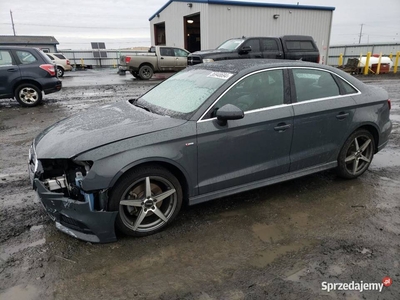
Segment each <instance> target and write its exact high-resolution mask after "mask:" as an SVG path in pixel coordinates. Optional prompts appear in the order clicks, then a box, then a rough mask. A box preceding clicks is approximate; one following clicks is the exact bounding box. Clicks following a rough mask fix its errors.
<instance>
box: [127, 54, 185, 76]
mask: <svg viewBox="0 0 400 300" xmlns="http://www.w3.org/2000/svg"><path fill="white" fill-rule="evenodd" d="M189 53H190V52H188V51H186V50H185V49H181V48H176V47H167V46H153V47H150V49H149V51H148V53H136V55H121V57H120V59H119V72H120V74H121V72H125V71H129V72H130V73H131V74H132V75H133V76H135V77H136V78H140V79H144V80H148V79H150V78H151V77H152V76H153V74H154V73H160V72H175V71H180V70H182V69H184V68H186V66H187V56H188V55H189Z"/></svg>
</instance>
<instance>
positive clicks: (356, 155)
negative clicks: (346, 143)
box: [345, 135, 373, 175]
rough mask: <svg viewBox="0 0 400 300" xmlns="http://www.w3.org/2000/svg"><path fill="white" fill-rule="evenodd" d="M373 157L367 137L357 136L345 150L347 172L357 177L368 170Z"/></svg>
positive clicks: (371, 146)
mask: <svg viewBox="0 0 400 300" xmlns="http://www.w3.org/2000/svg"><path fill="white" fill-rule="evenodd" d="M372 156H373V144H372V140H371V139H370V138H369V137H367V136H363V135H361V136H357V137H355V138H354V140H353V142H352V143H351V144H350V147H349V148H348V150H347V153H346V158H345V163H346V169H347V171H348V172H349V173H350V174H352V175H357V174H360V173H362V172H364V171H365V169H366V168H368V166H369V164H370V162H371V160H372Z"/></svg>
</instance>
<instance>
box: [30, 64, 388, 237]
mask: <svg viewBox="0 0 400 300" xmlns="http://www.w3.org/2000/svg"><path fill="white" fill-rule="evenodd" d="M389 111H390V100H389V99H388V94H387V92H386V91H384V90H382V89H378V88H376V87H373V86H367V85H365V84H364V83H362V82H360V81H359V80H357V79H355V78H354V77H352V76H350V75H348V74H346V73H344V72H342V71H340V70H338V69H335V68H331V67H327V66H322V65H317V64H314V63H306V62H296V61H282V60H234V61H223V62H217V63H208V64H200V65H197V66H194V67H189V68H187V69H185V70H183V71H181V72H179V73H177V74H176V75H174V76H172V77H171V78H169V79H168V80H166V81H164V82H162V83H161V84H159V85H157V86H156V87H154V88H153V89H152V90H150V91H148V92H147V93H146V94H144V95H142V96H141V97H140V98H138V99H135V100H130V101H122V102H118V103H116V104H113V105H105V106H103V107H100V108H97V109H91V110H88V111H87V112H84V113H81V114H78V115H76V116H73V117H71V118H69V119H65V120H62V121H60V122H58V123H56V124H54V125H53V126H51V127H49V128H47V129H45V130H44V131H43V132H42V133H41V134H40V135H39V136H37V137H36V139H35V140H34V142H33V144H32V146H31V149H30V162H29V170H30V176H31V180H32V183H33V187H34V188H35V189H36V191H37V193H38V195H39V197H40V199H41V201H42V203H43V205H44V207H45V208H46V210H47V212H48V214H49V215H50V217H51V218H52V219H53V220H54V221H55V222H56V226H57V228H58V229H60V230H61V231H63V232H65V233H67V234H70V235H72V236H74V237H77V238H80V239H83V240H86V241H91V242H110V241H114V240H115V239H116V236H115V229H114V225H116V227H117V228H118V229H119V230H121V231H122V232H124V233H126V234H128V235H132V236H144V235H148V234H152V233H155V232H157V231H159V230H161V229H162V228H164V227H165V226H166V225H168V224H169V223H171V222H172V220H173V219H174V218H175V217H176V216H177V214H178V212H179V210H180V208H181V206H182V204H183V203H184V202H186V203H188V204H189V205H192V204H196V203H200V202H204V201H208V200H212V199H216V198H220V197H224V196H228V195H232V194H235V193H240V192H243V191H247V190H250V189H255V188H259V187H262V186H266V185H270V184H274V183H277V182H281V181H285V180H290V179H293V178H297V177H300V176H304V175H308V174H311V173H315V172H320V171H323V170H327V169H332V168H336V170H337V172H338V174H339V175H340V176H341V177H344V178H349V179H351V178H356V177H358V176H360V175H361V174H363V173H364V172H365V171H366V170H367V168H368V167H369V165H370V163H371V160H372V158H373V156H374V154H375V153H376V152H378V151H380V150H381V149H382V148H383V147H384V146H385V145H386V144H387V142H388V139H389V134H390V132H391V129H392V124H391V121H390V120H389Z"/></svg>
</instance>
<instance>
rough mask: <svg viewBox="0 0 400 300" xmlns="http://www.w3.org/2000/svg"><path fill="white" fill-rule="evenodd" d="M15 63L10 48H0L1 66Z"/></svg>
mask: <svg viewBox="0 0 400 300" xmlns="http://www.w3.org/2000/svg"><path fill="white" fill-rule="evenodd" d="M12 65H15V63H14V62H13V60H12V57H11V53H10V51H8V50H0V67H8V66H12Z"/></svg>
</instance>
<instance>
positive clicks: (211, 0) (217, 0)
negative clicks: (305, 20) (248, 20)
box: [149, 0, 335, 21]
mask: <svg viewBox="0 0 400 300" xmlns="http://www.w3.org/2000/svg"><path fill="white" fill-rule="evenodd" d="M172 2H187V3H207V4H221V5H231V6H252V7H273V8H289V9H309V10H329V11H333V10H335V7H330V6H312V5H294V4H279V3H264V2H247V1H246V2H245V1H231V0H191V1H190V0H169V1H168V2H167V3H166V4H164V6H162V7H161V8H160V9H159V10H158V11H157V12H156V13H155V14H154V15H152V16H151V17H150V19H149V21H151V20H153V19H154V18H155V17H156V16H157V15H158V14H159V13H161V12H162V11H163V10H164V9H165V8H167V7H168V6H169V5H170V4H171V3H172Z"/></svg>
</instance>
